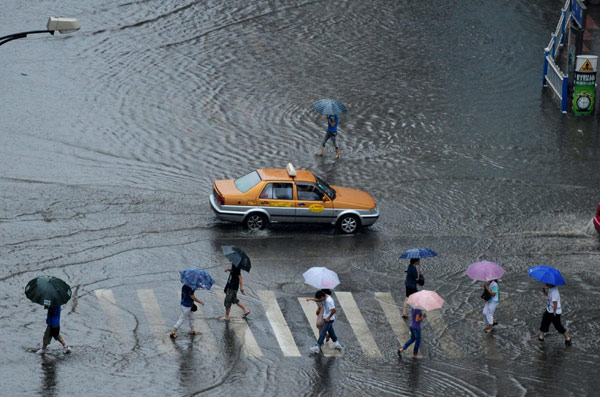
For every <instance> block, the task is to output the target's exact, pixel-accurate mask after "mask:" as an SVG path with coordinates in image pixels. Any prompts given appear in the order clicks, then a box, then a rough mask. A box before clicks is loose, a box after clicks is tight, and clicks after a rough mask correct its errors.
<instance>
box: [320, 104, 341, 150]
mask: <svg viewBox="0 0 600 397" xmlns="http://www.w3.org/2000/svg"><path fill="white" fill-rule="evenodd" d="M338 120H339V118H338V116H337V115H331V114H330V115H327V132H326V133H325V137H324V138H323V142H321V148H320V149H319V152H317V156H322V155H323V151H324V150H325V144H326V143H327V141H328V140H329V139H331V142H332V143H333V146H334V147H335V158H336V159H339V158H340V148H339V146H338V143H337V130H338Z"/></svg>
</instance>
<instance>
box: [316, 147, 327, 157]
mask: <svg viewBox="0 0 600 397" xmlns="http://www.w3.org/2000/svg"><path fill="white" fill-rule="evenodd" d="M323 151H325V146H321V148H320V149H319V151H318V152H317V153H316V155H317V156H322V155H323Z"/></svg>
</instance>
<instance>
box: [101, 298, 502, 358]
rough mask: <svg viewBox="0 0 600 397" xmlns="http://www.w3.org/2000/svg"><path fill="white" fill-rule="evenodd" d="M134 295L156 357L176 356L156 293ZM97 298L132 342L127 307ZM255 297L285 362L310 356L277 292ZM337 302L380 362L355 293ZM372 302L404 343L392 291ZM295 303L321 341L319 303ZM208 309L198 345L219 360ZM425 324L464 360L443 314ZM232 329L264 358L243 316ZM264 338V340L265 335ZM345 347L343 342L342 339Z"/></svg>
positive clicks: (246, 349) (330, 352) (197, 316)
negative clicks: (300, 343) (125, 316)
mask: <svg viewBox="0 0 600 397" xmlns="http://www.w3.org/2000/svg"><path fill="white" fill-rule="evenodd" d="M135 293H136V295H137V299H138V300H139V303H140V304H141V308H142V310H141V311H142V313H143V315H144V317H145V324H144V326H146V327H147V329H148V332H149V334H150V335H151V338H152V339H153V341H154V344H155V346H154V348H155V349H156V353H157V354H159V355H165V356H174V355H176V354H177V349H176V347H175V346H176V345H175V344H174V343H173V341H171V340H170V338H169V331H170V329H171V327H172V324H170V322H167V321H165V317H164V316H163V314H162V311H161V308H160V305H159V303H158V300H157V298H156V296H155V294H154V291H153V290H151V289H138V290H136V291H135ZM94 294H95V296H96V298H97V301H98V303H99V306H100V308H101V310H102V312H103V313H104V316H105V319H106V324H107V325H108V327H110V330H111V332H113V333H114V334H115V338H117V339H119V340H123V339H124V338H126V337H128V334H130V333H131V332H130V331H128V330H127V329H126V328H125V326H124V324H123V322H122V321H121V318H120V317H121V316H122V315H123V312H122V311H121V308H122V307H124V306H125V305H124V304H123V303H121V304H119V302H118V301H117V300H116V299H115V296H114V294H113V291H112V290H110V289H96V290H94ZM170 295H171V296H173V298H174V299H173V300H175V298H177V299H178V298H179V289H175V288H173V289H172V294H170ZM257 297H258V302H260V305H261V306H262V309H263V312H264V315H265V317H266V319H267V322H268V325H265V324H263V325H261V328H262V331H263V333H264V331H265V330H268V329H270V330H272V332H273V335H274V337H275V340H276V341H277V345H278V347H279V350H280V351H281V354H282V355H283V356H284V357H302V356H306V355H308V354H309V352H308V351H306V352H301V350H300V349H299V348H298V345H297V341H296V339H295V338H294V335H293V332H292V330H291V329H290V327H289V325H288V322H287V321H286V318H285V316H284V314H283V312H282V310H281V308H280V306H279V303H278V301H277V297H276V295H275V292H274V291H269V290H259V291H257ZM334 297H335V299H336V301H337V303H338V304H337V308H338V313H337V314H336V316H337V317H338V320H339V318H340V316H343V318H344V319H345V320H346V321H347V323H348V324H349V326H350V327H349V329H351V330H352V332H353V333H354V336H355V338H356V341H357V342H358V346H359V348H360V350H361V352H362V354H363V355H364V356H366V357H368V358H374V359H378V358H382V357H383V355H382V352H381V350H380V347H379V346H378V344H377V342H376V341H375V338H374V337H373V334H372V332H371V329H370V328H369V325H368V324H367V321H365V318H364V317H363V314H362V313H361V311H360V309H359V307H358V304H357V303H356V300H355V299H354V297H353V294H352V293H351V292H344V291H336V292H335V293H334ZM224 298H225V294H224V292H223V291H219V290H217V291H215V293H214V299H218V300H219V301H221V302H222V301H223V299H224ZM374 298H375V301H377V302H378V303H379V307H380V308H381V311H382V313H383V315H384V316H385V319H386V320H387V323H388V324H389V326H390V328H391V330H392V332H393V334H394V336H395V337H396V339H397V340H398V343H399V344H402V343H404V342H405V341H406V340H407V339H408V338H409V335H410V331H409V328H408V325H407V322H406V321H405V320H404V319H402V317H401V313H400V308H399V307H398V305H397V304H396V302H395V301H394V297H393V296H392V294H391V293H389V292H375V293H374ZM297 301H298V303H299V305H300V307H301V309H302V312H303V313H304V316H305V319H306V323H305V324H306V327H308V328H310V329H312V331H313V334H314V336H315V338H317V337H318V331H317V328H316V315H315V311H316V309H317V306H316V304H315V302H312V301H307V300H306V297H298V298H297ZM175 302H177V301H175ZM255 306H256V305H255ZM177 308H179V306H177ZM205 309H206V308H204V309H203V307H202V306H201V305H198V311H196V312H195V313H194V327H195V329H196V330H197V331H199V333H200V334H201V335H202V336H201V337H199V338H198V341H197V342H196V343H197V344H198V348H199V349H201V350H202V351H203V352H204V353H206V354H208V355H210V356H213V357H216V356H217V355H218V354H219V353H220V352H219V343H218V340H217V338H216V336H215V334H214V332H213V330H212V328H211V326H210V324H209V322H210V321H211V320H212V318H211V319H209V318H207V316H206V315H205ZM253 309H254V310H256V309H257V307H254V308H253ZM258 317H260V316H257V313H253V316H252V321H250V323H252V322H253V321H256V319H257V318H258ZM295 320H296V321H295V322H294V324H296V326H297V324H298V322H297V319H295ZM427 323H428V325H429V326H430V327H431V328H432V329H433V334H434V335H435V336H434V337H435V338H436V340H437V343H438V344H439V346H440V348H441V350H442V351H443V353H444V355H445V356H447V357H448V358H461V357H462V356H463V353H462V349H461V348H460V347H459V346H458V344H457V343H456V341H455V340H454V336H453V335H452V333H451V332H449V331H448V326H447V324H446V323H445V321H444V318H443V317H442V315H441V312H440V311H439V310H436V311H432V312H429V313H428V322H427ZM338 324H339V321H338ZM229 325H230V326H231V329H233V334H235V339H237V341H238V343H239V345H240V347H241V349H242V351H243V353H244V355H245V356H246V357H248V358H252V357H262V356H263V355H264V353H263V350H262V349H261V346H260V345H259V343H258V342H257V339H256V338H255V336H254V333H253V330H252V329H251V327H250V326H249V322H248V321H246V320H244V319H242V318H240V317H234V316H232V317H231V318H230V320H229ZM185 326H187V324H185V325H184V327H185ZM265 327H266V328H265ZM338 328H339V325H338ZM255 332H256V331H255ZM298 332H302V333H308V329H302V330H298ZM338 332H339V331H338ZM260 336H262V333H261V335H260ZM342 342H344V341H343V340H342ZM486 346H487V348H486V349H485V354H486V356H490V357H489V358H491V359H501V358H502V357H501V354H500V352H499V350H498V349H497V348H496V347H495V345H494V344H493V342H492V343H491V344H490V343H488V344H487V345H486ZM271 350H272V348H271ZM322 351H323V355H324V356H326V357H340V356H343V353H341V352H340V351H338V350H335V349H334V348H333V344H332V343H331V342H329V343H325V344H324V345H323V349H322Z"/></svg>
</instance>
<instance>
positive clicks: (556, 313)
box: [538, 284, 571, 346]
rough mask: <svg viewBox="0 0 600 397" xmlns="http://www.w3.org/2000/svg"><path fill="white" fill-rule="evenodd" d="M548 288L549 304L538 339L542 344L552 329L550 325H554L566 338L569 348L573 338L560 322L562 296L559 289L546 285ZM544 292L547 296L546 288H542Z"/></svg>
mask: <svg viewBox="0 0 600 397" xmlns="http://www.w3.org/2000/svg"><path fill="white" fill-rule="evenodd" d="M546 287H548V292H547V294H548V302H547V304H546V310H545V311H544V316H543V317H542V324H541V325H540V336H538V339H539V341H540V342H543V341H544V333H546V332H548V330H549V329H550V323H552V325H554V328H556V331H557V332H558V333H559V334H561V335H562V336H564V338H565V345H566V346H569V345H570V344H571V338H570V337H569V334H568V333H567V330H566V329H565V327H563V325H562V323H561V322H560V315H561V314H562V308H561V307H560V294H559V292H558V287H557V286H555V285H552V284H546ZM542 292H543V293H544V294H546V288H542Z"/></svg>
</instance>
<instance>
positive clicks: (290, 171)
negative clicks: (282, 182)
mask: <svg viewBox="0 0 600 397" xmlns="http://www.w3.org/2000/svg"><path fill="white" fill-rule="evenodd" d="M285 170H286V171H287V173H288V175H289V176H291V177H292V178H293V177H295V176H296V169H295V168H294V165H293V164H292V163H287V165H286V166H285Z"/></svg>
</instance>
